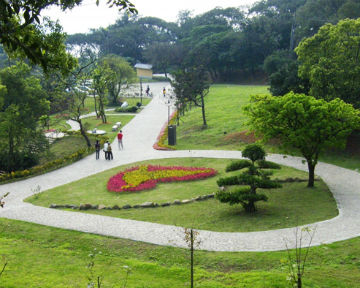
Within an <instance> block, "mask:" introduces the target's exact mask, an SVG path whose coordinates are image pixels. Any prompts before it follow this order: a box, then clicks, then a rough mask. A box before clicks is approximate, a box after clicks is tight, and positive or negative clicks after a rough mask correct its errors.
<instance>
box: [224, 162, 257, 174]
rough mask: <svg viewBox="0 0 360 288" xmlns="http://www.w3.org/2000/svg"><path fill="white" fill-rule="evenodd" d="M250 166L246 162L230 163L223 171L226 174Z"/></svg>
mask: <svg viewBox="0 0 360 288" xmlns="http://www.w3.org/2000/svg"><path fill="white" fill-rule="evenodd" d="M250 165H251V164H250V162H249V161H248V160H238V161H234V162H231V163H230V164H229V165H228V166H226V169H225V171H226V172H231V171H236V170H240V169H243V168H246V167H249V166H250Z"/></svg>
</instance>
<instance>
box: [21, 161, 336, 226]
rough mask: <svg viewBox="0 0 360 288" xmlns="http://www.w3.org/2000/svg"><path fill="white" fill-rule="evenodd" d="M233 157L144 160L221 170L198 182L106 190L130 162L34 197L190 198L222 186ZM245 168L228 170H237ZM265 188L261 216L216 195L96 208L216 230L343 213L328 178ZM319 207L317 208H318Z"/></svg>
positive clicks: (96, 200) (97, 200) (288, 172)
mask: <svg viewBox="0 0 360 288" xmlns="http://www.w3.org/2000/svg"><path fill="white" fill-rule="evenodd" d="M230 161H231V160H228V159H226V160H225V159H203V158H190V159H189V158H188V159H164V160H154V161H147V162H143V163H151V164H159V165H165V166H167V165H169V166H170V165H180V166H193V167H210V168H214V169H216V170H218V171H219V174H218V175H217V176H216V177H212V178H208V179H204V180H199V181H192V182H174V183H166V184H158V186H157V187H156V188H155V189H153V190H148V191H141V192H127V193H124V192H123V193H115V192H109V191H107V189H106V184H107V181H108V179H109V178H110V177H111V176H113V175H115V174H116V173H117V172H119V171H122V170H124V169H125V168H126V167H129V166H135V165H137V164H139V163H137V164H132V165H127V166H122V167H119V168H115V169H111V170H108V171H105V172H103V173H99V174H97V175H94V176H90V177H87V178H85V179H82V180H79V181H77V182H74V183H71V184H68V185H64V186H61V187H57V188H54V189H52V190H49V191H45V192H43V193H42V194H41V195H40V196H39V197H37V199H35V198H34V197H32V198H29V199H28V201H30V202H32V203H34V204H36V205H42V206H46V207H49V206H50V204H52V203H56V204H75V205H79V204H80V203H91V204H103V205H106V206H113V205H115V204H116V205H118V206H120V207H122V206H124V205H125V204H130V205H135V204H141V203H144V202H147V201H152V202H157V203H164V202H167V201H171V202H172V201H174V200H175V199H179V200H184V199H190V198H192V197H196V196H198V195H204V194H211V193H214V192H216V191H217V189H218V188H217V184H216V180H217V179H218V178H219V177H223V176H225V172H224V170H225V166H226V165H227V164H228V163H230ZM237 173H239V172H232V173H226V174H228V175H236V174H237ZM274 177H276V178H279V179H284V178H287V177H299V178H302V179H307V173H305V172H302V171H298V170H295V169H292V168H289V167H283V168H282V169H281V170H275V171H274ZM259 192H263V193H264V194H266V195H267V196H268V197H269V201H268V202H263V203H259V204H258V208H259V211H258V213H257V214H255V215H247V214H245V213H244V212H243V209H242V208H241V206H240V205H235V206H230V205H228V204H225V203H220V202H219V201H217V200H215V199H211V200H207V201H202V202H196V203H191V204H186V205H179V206H176V205H174V206H170V207H161V208H155V209H130V210H114V211H109V210H91V211H89V212H90V213H97V214H102V215H108V216H113V217H121V218H129V219H136V220H144V221H149V222H157V223H164V224H172V225H178V226H184V227H192V228H197V229H205V230H213V231H261V230H269V229H277V228H283V227H292V226H296V225H297V224H298V225H300V224H308V223H313V222H316V221H320V220H324V219H329V218H332V217H335V216H336V215H337V208H336V203H335V201H334V199H333V197H332V194H331V193H330V192H329V190H328V188H327V187H326V185H325V184H324V183H323V182H322V181H318V182H316V188H314V189H308V188H306V183H291V184H290V183H287V184H284V185H283V188H280V189H272V190H270V191H266V190H264V191H259ZM314 207H317V208H316V210H314Z"/></svg>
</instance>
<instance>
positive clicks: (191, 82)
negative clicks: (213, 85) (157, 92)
mask: <svg viewBox="0 0 360 288" xmlns="http://www.w3.org/2000/svg"><path fill="white" fill-rule="evenodd" d="M174 77H175V80H174V81H172V82H171V85H172V86H173V87H174V89H175V91H176V92H177V94H176V97H177V98H178V101H179V102H180V103H183V104H187V103H193V104H194V105H195V106H197V107H201V114H202V120H203V128H206V127H207V123H206V115H205V99H204V98H205V96H206V95H207V94H208V93H209V88H210V81H209V75H208V73H207V71H206V70H205V69H204V68H203V67H201V66H199V67H188V68H186V69H183V70H178V71H177V72H176V73H174Z"/></svg>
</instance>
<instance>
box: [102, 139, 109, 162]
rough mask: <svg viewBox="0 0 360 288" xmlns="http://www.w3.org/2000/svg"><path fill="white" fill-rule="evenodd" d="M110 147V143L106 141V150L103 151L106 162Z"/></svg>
mask: <svg viewBox="0 0 360 288" xmlns="http://www.w3.org/2000/svg"><path fill="white" fill-rule="evenodd" d="M108 146H109V141H106V142H105V143H104V148H103V151H104V153H105V160H108Z"/></svg>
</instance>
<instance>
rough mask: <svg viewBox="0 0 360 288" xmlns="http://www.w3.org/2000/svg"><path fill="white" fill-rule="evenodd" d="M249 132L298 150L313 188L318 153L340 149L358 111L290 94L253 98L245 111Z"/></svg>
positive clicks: (338, 103)
mask: <svg viewBox="0 0 360 288" xmlns="http://www.w3.org/2000/svg"><path fill="white" fill-rule="evenodd" d="M244 109H245V112H246V114H247V115H248V116H249V122H248V124H249V126H250V129H251V130H253V131H255V132H256V134H258V135H260V136H262V137H263V138H264V140H265V141H266V140H269V139H271V138H277V139H279V140H280V141H281V143H282V145H283V146H286V147H291V148H296V149H298V150H299V151H300V152H301V154H302V155H303V156H304V158H305V159H306V160H307V162H308V166H309V173H310V174H309V183H308V186H313V179H310V178H311V177H313V175H311V174H312V173H313V172H314V168H315V165H316V164H317V160H318V156H319V153H320V152H321V151H322V150H323V149H324V148H327V147H344V145H345V144H346V138H347V136H348V135H349V134H350V133H351V132H352V131H353V129H356V128H358V127H359V122H360V117H359V111H357V110H355V109H354V108H353V107H352V105H350V104H346V103H345V102H344V101H342V100H340V99H338V98H337V99H334V100H332V101H330V102H326V101H325V100H323V99H316V98H314V97H312V96H306V95H304V94H295V93H293V92H290V93H288V94H286V95H284V96H281V97H274V96H270V95H255V96H252V98H251V104H249V105H247V106H246V107H245V108H244Z"/></svg>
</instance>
